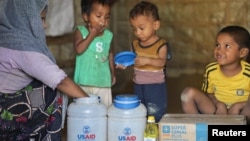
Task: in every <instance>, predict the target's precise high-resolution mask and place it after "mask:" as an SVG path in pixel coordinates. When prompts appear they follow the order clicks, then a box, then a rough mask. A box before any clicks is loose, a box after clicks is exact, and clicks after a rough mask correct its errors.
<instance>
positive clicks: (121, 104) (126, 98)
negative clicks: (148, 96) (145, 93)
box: [114, 94, 140, 109]
mask: <svg viewBox="0 0 250 141" xmlns="http://www.w3.org/2000/svg"><path fill="white" fill-rule="evenodd" d="M139 105H140V101H139V98H138V96H137V95H132V94H124V95H117V96H116V97H115V99H114V106H115V107H116V108H119V109H132V108H136V107H138V106H139Z"/></svg>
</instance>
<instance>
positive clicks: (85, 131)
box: [82, 126, 91, 134]
mask: <svg viewBox="0 0 250 141" xmlns="http://www.w3.org/2000/svg"><path fill="white" fill-rule="evenodd" d="M82 131H83V133H84V134H89V133H90V131H91V130H90V127H89V126H83V128H82Z"/></svg>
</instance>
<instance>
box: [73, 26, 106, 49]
mask: <svg viewBox="0 0 250 141" xmlns="http://www.w3.org/2000/svg"><path fill="white" fill-rule="evenodd" d="M87 27H88V31H89V34H88V36H87V37H86V38H85V39H83V37H82V34H81V32H80V31H79V29H76V30H75V33H74V48H75V51H76V53H77V54H81V53H83V52H84V51H85V50H86V49H87V48H88V46H89V45H90V43H91V42H92V41H93V39H94V38H95V37H96V36H99V35H101V34H103V31H104V29H105V26H104V25H103V24H102V23H99V24H98V25H96V26H92V25H90V24H88V26H87Z"/></svg>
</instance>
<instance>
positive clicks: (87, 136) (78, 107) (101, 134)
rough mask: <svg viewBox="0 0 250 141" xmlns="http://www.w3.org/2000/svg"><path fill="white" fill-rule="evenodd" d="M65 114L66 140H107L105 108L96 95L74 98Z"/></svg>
mask: <svg viewBox="0 0 250 141" xmlns="http://www.w3.org/2000/svg"><path fill="white" fill-rule="evenodd" d="M67 115H68V117H67V141H106V140H107V108H106V106H105V105H104V104H103V103H101V102H100V99H99V97H98V96H95V95H91V96H90V97H84V98H78V99H74V101H73V102H72V103H71V104H70V105H69V107H68V110H67Z"/></svg>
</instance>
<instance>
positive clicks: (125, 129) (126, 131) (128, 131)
mask: <svg viewBox="0 0 250 141" xmlns="http://www.w3.org/2000/svg"><path fill="white" fill-rule="evenodd" d="M123 134H124V135H126V136H128V135H130V134H131V129H130V128H129V127H126V128H124V129H123Z"/></svg>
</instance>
